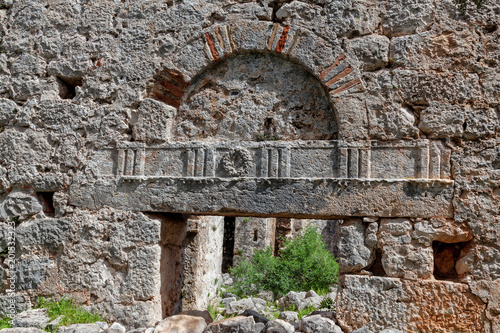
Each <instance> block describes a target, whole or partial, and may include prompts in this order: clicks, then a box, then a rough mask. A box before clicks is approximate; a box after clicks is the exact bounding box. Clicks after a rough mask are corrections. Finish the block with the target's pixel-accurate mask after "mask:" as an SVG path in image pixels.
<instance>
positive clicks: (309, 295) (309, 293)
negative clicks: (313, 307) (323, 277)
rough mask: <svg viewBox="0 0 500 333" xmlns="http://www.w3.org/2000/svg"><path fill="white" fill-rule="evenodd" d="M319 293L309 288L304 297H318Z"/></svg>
mask: <svg viewBox="0 0 500 333" xmlns="http://www.w3.org/2000/svg"><path fill="white" fill-rule="evenodd" d="M318 296H319V295H318V294H317V293H316V292H315V291H314V290H309V291H308V292H307V294H306V298H309V297H318Z"/></svg>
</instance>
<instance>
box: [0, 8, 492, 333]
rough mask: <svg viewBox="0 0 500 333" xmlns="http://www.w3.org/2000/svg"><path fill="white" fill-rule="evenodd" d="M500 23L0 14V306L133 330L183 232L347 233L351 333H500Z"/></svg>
mask: <svg viewBox="0 0 500 333" xmlns="http://www.w3.org/2000/svg"><path fill="white" fill-rule="evenodd" d="M499 22H500V5H499V4H498V1H496V0H484V1H483V2H482V5H481V7H480V8H477V7H476V6H475V5H474V4H472V3H471V2H469V6H468V7H467V9H465V11H462V10H461V9H459V8H458V6H457V4H456V2H455V1H453V0H437V1H430V0H425V1H422V0H404V1H399V0H398V1H396V0H383V1H380V0H366V1H357V0H352V1H343V0H342V1H340V0H328V1H323V0H303V1H301V0H293V1H243V0H241V1H240V0H215V1H210V2H207V1H202V0H193V1H189V2H185V1H162V2H158V1H149V0H143V1H128V0H125V1H122V2H117V1H111V0H109V1H108V0H104V1H87V0H72V1H69V0H68V1H52V0H24V1H15V0H4V1H0V35H1V36H3V37H2V38H1V41H0V221H1V222H0V246H1V247H2V249H0V253H1V256H2V263H1V265H0V278H1V279H2V284H0V292H2V295H1V296H0V307H1V308H0V309H2V312H5V311H6V308H7V307H8V300H9V299H13V298H14V299H15V300H16V302H15V304H16V307H17V308H18V309H21V308H23V307H27V306H30V305H31V304H33V302H34V300H35V298H36V297H37V296H49V297H52V296H60V295H69V296H71V297H73V298H74V299H75V300H76V301H77V302H79V303H82V304H84V305H85V306H88V307H93V308H95V309H97V310H99V311H101V312H103V313H106V314H107V315H108V316H109V317H110V318H111V319H117V320H120V321H121V322H123V323H125V324H127V325H128V326H131V327H132V326H136V327H138V326H141V325H146V324H148V323H153V322H155V321H156V320H158V319H160V318H161V317H162V316H164V315H166V314H167V313H172V312H176V311H178V310H179V309H180V307H181V305H182V301H181V298H180V297H179V296H182V287H181V286H182V283H183V282H182V274H181V273H182V270H181V268H182V265H181V262H182V259H183V255H184V254H183V253H184V252H183V251H184V250H185V249H186V247H185V245H186V244H185V243H184V241H185V239H186V238H185V237H184V236H183V235H184V233H186V235H187V234H188V233H189V228H188V224H187V222H186V221H187V218H186V216H182V215H180V214H211V215H220V216H222V215H228V216H255V217H259V218H266V217H271V218H299V219H300V218H307V219H316V218H320V219H330V220H333V219H343V220H344V221H345V222H344V223H343V224H342V225H340V226H339V230H338V235H339V248H338V251H339V252H338V253H339V257H340V262H341V271H342V282H341V284H340V286H339V296H338V304H339V306H338V317H339V321H340V323H341V324H342V326H343V328H344V329H345V330H346V331H348V330H350V329H354V328H358V327H361V326H365V327H368V328H373V329H374V330H379V329H382V328H385V327H389V326H394V325H395V326H397V328H400V329H402V330H404V331H407V332H418V331H435V332H448V331H450V330H455V331H470V332H482V331H484V332H497V331H500V315H499V314H500V308H499V304H500V296H499V294H498V283H499V282H498V281H499V279H500V266H499V265H498V262H499V260H498V258H499V256H500V250H499V249H500V243H499V239H500V235H499V231H498V230H499V228H498V223H500V215H499V214H498V207H499V206H500V144H499V140H500V139H499V132H500V121H499V116H500V73H499V62H500V47H499V45H500V43H499V41H500V29H499V27H498V25H499ZM193 140H194V141H193ZM151 213H158V214H160V215H154V214H151ZM164 213H176V215H173V216H172V215H170V214H167V215H165V214H164ZM9 221H12V222H14V224H15V225H16V233H15V234H16V237H17V239H16V245H15V256H16V258H17V266H16V272H15V273H14V271H13V269H12V268H11V267H10V266H9V262H8V257H7V255H8V250H9V248H8V247H7V245H8V240H9V235H10V234H9V232H10V230H11V229H10V227H9V224H8V222H9ZM169 221H170V222H169ZM210 223H212V222H210ZM210 223H208V224H210ZM213 223H214V224H213V225H215V224H217V225H219V224H220V223H221V222H217V223H216V222H213ZM208 224H207V225H208ZM166 226H169V227H166ZM173 226H176V228H174V227H173ZM169 228H172V229H171V231H170V233H169V232H166V231H165V230H169ZM193 230H194V229H193ZM199 230H200V229H199ZM210 232H212V231H211V229H210V227H209V228H208V230H205V229H203V230H200V231H199V232H198V233H197V236H195V237H194V239H193V242H192V243H189V244H190V245H188V247H187V249H188V251H191V250H193V249H198V250H202V249H203V248H204V247H205V246H207V244H209V243H208V242H207V243H206V244H204V243H205V242H204V241H200V242H199V243H198V240H197V239H196V237H199V238H204V237H205V236H202V235H206V234H207V233H210ZM213 232H222V231H221V229H219V227H217V231H213ZM165 235H170V236H171V237H170V238H168V237H166V236H165ZM164 236H165V237H164ZM200 236H201V237H200ZM214 244H216V246H219V243H217V242H216V243H214ZM198 250H197V251H198ZM195 252H196V251H195ZM195 252H192V253H195ZM200 260H202V261H203V260H204V259H203V258H202V259H200ZM218 260H219V259H217V260H214V261H213V262H211V263H210V264H208V266H207V267H211V268H210V269H212V268H214V266H212V265H216V266H217V265H218V264H216V262H218ZM199 263H200V265H202V266H204V265H205V263H201V262H199ZM165 267H167V268H165ZM193 272H194V271H193ZM193 274H195V273H193ZM11 276H15V277H16V292H15V296H13V295H12V294H11V293H10V292H8V290H7V289H8V288H9V285H8V284H7V283H3V282H4V281H6V279H7V278H9V277H11ZM193 276H194V275H193ZM211 276H212V275H211ZM210 279H211V278H210ZM214 281H215V280H214ZM197 288H199V289H198V290H200V292H201V291H203V292H205V291H206V292H207V294H208V291H209V289H210V290H212V289H211V288H213V287H212V286H210V288H209V286H208V285H203V283H200V284H199V285H198V287H197ZM171 293H172V294H171ZM210 293H211V291H210ZM168 295H171V296H168ZM203 305H204V304H203ZM197 306H198V305H197ZM200 306H201V304H200ZM162 308H163V313H162ZM165 309H169V310H168V311H172V312H168V311H166V310H165ZM443 318H446V320H445V319H443Z"/></svg>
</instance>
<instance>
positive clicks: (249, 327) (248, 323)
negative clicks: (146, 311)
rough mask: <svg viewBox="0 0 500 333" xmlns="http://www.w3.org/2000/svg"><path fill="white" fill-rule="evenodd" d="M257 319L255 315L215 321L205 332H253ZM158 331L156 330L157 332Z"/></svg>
mask: <svg viewBox="0 0 500 333" xmlns="http://www.w3.org/2000/svg"><path fill="white" fill-rule="evenodd" d="M254 327H255V321H254V320H253V317H243V316H237V317H234V318H229V319H224V320H221V321H215V322H213V323H211V324H210V325H208V326H207V327H206V328H205V330H204V331H203V332H204V333H233V332H241V333H243V332H245V333H246V332H249V333H250V332H253V330H254ZM155 333H156V332H155Z"/></svg>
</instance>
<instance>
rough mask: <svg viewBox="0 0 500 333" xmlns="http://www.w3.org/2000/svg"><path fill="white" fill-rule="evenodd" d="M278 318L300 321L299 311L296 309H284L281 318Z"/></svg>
mask: <svg viewBox="0 0 500 333" xmlns="http://www.w3.org/2000/svg"><path fill="white" fill-rule="evenodd" d="M278 319H282V320H284V321H287V322H289V321H295V322H296V321H298V320H299V317H298V313H297V312H295V311H282V312H280V315H279V318H278Z"/></svg>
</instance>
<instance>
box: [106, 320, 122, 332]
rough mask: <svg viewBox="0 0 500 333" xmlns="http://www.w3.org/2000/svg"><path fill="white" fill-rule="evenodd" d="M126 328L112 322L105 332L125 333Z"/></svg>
mask: <svg viewBox="0 0 500 333" xmlns="http://www.w3.org/2000/svg"><path fill="white" fill-rule="evenodd" d="M125 331H126V328H125V327H124V326H123V325H122V324H120V323H117V322H114V323H113V324H112V325H111V326H110V327H109V328H108V330H107V332H108V333H125Z"/></svg>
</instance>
